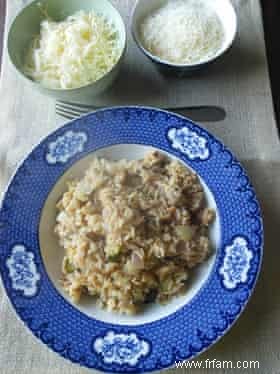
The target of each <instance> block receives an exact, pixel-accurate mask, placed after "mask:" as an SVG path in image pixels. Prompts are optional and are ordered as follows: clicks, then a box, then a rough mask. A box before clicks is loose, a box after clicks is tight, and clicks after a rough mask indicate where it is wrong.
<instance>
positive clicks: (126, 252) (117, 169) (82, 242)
mask: <svg viewBox="0 0 280 374" xmlns="http://www.w3.org/2000/svg"><path fill="white" fill-rule="evenodd" d="M57 209H58V213H57V217H56V226H55V233H56V234H57V236H58V238H59V243H60V245H61V247H62V248H63V249H64V259H63V263H62V274H63V276H62V285H63V288H64V290H65V291H66V293H68V295H69V296H70V297H71V299H72V300H73V301H74V302H76V303H78V302H79V300H80V298H81V296H82V294H88V295H91V296H93V297H95V299H96V301H97V302H98V304H99V305H100V306H101V307H103V308H106V309H107V310H109V311H116V312H119V313H126V314H135V313H137V312H140V311H141V310H143V306H144V305H145V304H146V303H149V302H158V303H167V302H168V301H169V300H170V299H171V298H172V297H174V296H177V295H180V294H182V293H184V292H185V291H186V286H187V284H188V276H189V273H190V271H191V269H193V268H195V267H196V266H198V265H199V264H201V263H202V262H203V261H205V260H206V259H207V258H208V257H209V255H210V252H211V250H210V241H209V225H210V224H211V222H212V221H213V220H214V217H215V213H214V211H213V210H211V209H208V208H207V207H206V203H205V194H204V191H203V188H202V186H201V183H200V181H199V178H198V176H197V175H196V174H194V173H193V172H192V171H190V170H189V169H188V168H186V167H185V166H183V165H182V164H181V163H180V162H178V161H174V160H170V159H169V158H168V157H166V156H164V155H163V154H161V153H159V152H157V151H154V152H150V153H148V154H147V155H146V156H145V158H144V159H143V160H134V161H127V160H121V161H117V162H116V161H108V160H104V159H99V158H96V159H94V161H93V162H92V164H91V165H90V167H89V169H88V170H87V171H86V173H85V176H84V177H83V178H82V179H81V180H80V181H71V182H69V183H68V189H67V191H66V192H65V193H64V194H63V196H62V198H61V200H60V201H59V202H58V204H57Z"/></svg>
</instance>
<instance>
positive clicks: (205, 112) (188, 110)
mask: <svg viewBox="0 0 280 374" xmlns="http://www.w3.org/2000/svg"><path fill="white" fill-rule="evenodd" d="M101 108H102V107H101V106H99V107H97V106H93V105H86V104H78V103H72V102H67V101H57V102H56V105H55V110H56V113H57V114H58V115H60V116H62V117H64V118H67V119H75V118H78V117H80V116H82V115H84V114H87V113H90V112H92V111H95V110H97V109H101ZM162 109H165V110H169V111H172V112H176V113H179V114H182V115H184V116H186V117H189V118H190V119H192V120H194V121H202V122H218V121H223V120H224V119H225V117H226V112H225V110H224V109H223V108H221V107H218V106H212V105H198V106H177V107H165V108H162Z"/></svg>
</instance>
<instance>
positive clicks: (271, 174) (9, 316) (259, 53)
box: [0, 0, 280, 374]
mask: <svg viewBox="0 0 280 374" xmlns="http://www.w3.org/2000/svg"><path fill="white" fill-rule="evenodd" d="M114 3H115V5H116V6H117V7H118V8H119V9H120V10H121V12H122V14H123V16H124V18H125V20H126V22H127V23H128V18H129V14H130V10H131V7H132V6H133V1H132V0H118V1H117V0H115V1H114ZM233 3H234V5H235V7H236V10H237V12H238V18H239V32H238V38H237V40H236V42H235V44H234V47H233V48H232V49H231V51H230V52H229V53H228V54H227V55H226V56H225V57H224V58H223V59H222V60H221V61H220V62H219V63H217V64H215V65H213V66H212V67H211V68H209V69H208V70H206V71H204V72H203V73H200V74H198V75H196V76H193V77H191V78H188V79H183V80H180V81H179V80H177V79H166V78H164V77H162V76H161V75H160V74H158V73H157V72H156V70H155V68H154V67H153V66H152V65H151V64H150V62H149V61H148V60H146V59H145V58H144V57H143V56H142V55H141V54H140V52H139V51H138V50H137V48H136V47H135V46H134V44H133V42H132V40H131V37H129V46H128V53H127V57H126V62H125V65H124V68H123V71H122V73H121V76H120V78H119V79H118V82H117V84H116V85H115V86H114V88H113V89H112V91H111V92H110V93H108V94H107V95H106V96H105V95H104V96H103V97H102V98H100V99H99V100H98V101H97V102H96V103H97V104H100V105H110V104H126V103H129V104H133V103H135V104H148V105H161V106H164V105H169V106H170V105H182V104H185V105H199V104H201V105H203V104H212V105H219V106H221V107H223V108H224V109H225V111H226V113H227V117H226V119H225V120H224V121H223V122H217V123H209V122H208V123H207V124H205V126H206V127H207V128H208V129H209V130H210V131H212V132H213V133H214V134H216V135H217V136H219V137H220V138H221V139H222V140H223V141H224V143H225V144H226V145H228V146H229V147H230V148H231V149H232V150H233V151H234V152H235V154H236V156H237V157H238V158H239V159H240V160H241V161H242V162H243V164H244V166H245V167H246V168H247V170H248V173H249V175H250V176H251V179H252V183H253V184H254V186H255V188H256V191H257V194H258V196H259V199H260V201H261V205H262V209H263V213H264V221H265V236H266V240H265V256H264V265H263V269H262V272H261V275H260V279H259V282H258V284H257V287H256V291H255V293H254V295H253V297H252V299H251V301H250V302H249V305H248V307H247V309H246V310H245V312H244V313H243V315H242V316H241V317H240V319H239V320H238V322H237V323H236V324H235V325H234V326H233V328H232V329H231V331H230V332H229V333H228V334H227V335H226V336H225V337H224V338H223V339H222V340H220V341H219V342H218V343H217V344H216V345H215V346H214V347H212V348H211V349H209V350H208V351H207V352H205V353H204V354H203V355H201V356H200V357H199V359H202V360H205V359H207V358H208V359H210V360H212V359H214V358H215V359H217V360H220V361H223V360H226V361H229V360H232V361H233V363H236V362H237V361H242V360H246V361H250V360H252V361H255V360H259V362H260V369H259V370H257V369H255V370H251V372H258V373H261V374H279V373H280V353H279V351H280V348H279V347H280V322H279V315H280V292H279V290H278V285H279V270H278V268H279V265H278V262H279V243H278V237H277V231H278V232H279V228H278V224H279V222H280V193H279V189H280V188H279V187H280V145H279V140H278V135H277V130H276V125H275V121H274V116H273V108H272V99H271V93H270V86H269V79H268V73H267V63H266V57H265V46H264V40H263V28H262V22H261V12H260V5H259V1H258V0H235V1H233ZM24 4H26V1H24V0H9V1H8V25H7V26H6V27H8V26H9V24H10V22H11V20H12V18H13V17H14V15H15V14H16V12H17V11H18V10H19V9H20V8H21V7H22V6H23V5H24ZM0 103H1V110H0V126H1V136H0V188H1V191H3V189H4V187H5V185H6V183H7V180H8V178H9V177H10V175H11V174H12V172H13V171H14V169H15V167H16V165H17V163H18V161H19V160H20V159H21V158H22V157H23V156H24V155H25V154H26V153H27V152H28V151H29V150H30V148H31V146H32V145H34V144H36V143H37V142H38V140H39V139H40V138H41V137H42V136H44V135H46V134H47V133H48V132H50V131H51V130H53V129H54V128H56V127H57V126H59V125H60V124H61V123H62V122H63V121H62V120H61V119H58V118H56V116H55V111H54V102H53V101H52V100H51V99H48V98H45V97H43V96H41V95H40V94H38V93H37V92H34V91H33V90H32V89H31V87H30V86H29V85H27V84H25V83H24V82H23V81H22V80H20V79H18V77H17V76H16V75H15V72H14V70H13V69H12V68H11V66H10V64H9V62H8V58H7V52H6V50H5V52H4V63H3V74H2V81H1V99H0ZM173 370H174V371H175V369H173ZM173 370H171V371H173ZM177 370H183V371H185V372H186V373H187V372H189V371H190V370H188V369H177ZM193 372H197V373H203V372H208V373H211V374H212V373H224V372H227V370H222V369H221V370H219V369H214V370H208V371H206V370H200V369H193ZM244 372H247V371H246V370H245V371H244ZM18 373H21V374H43V373H44V374H63V373H65V374H66V373H67V374H77V373H81V374H82V373H90V371H89V370H87V369H84V368H80V367H78V366H75V365H72V364H71V363H69V362H67V361H65V360H64V359H62V358H60V357H59V356H57V355H56V354H55V353H53V352H51V351H50V350H49V349H48V348H47V347H45V346H44V345H43V344H41V343H40V342H39V341H37V340H36V338H34V337H33V336H32V335H31V334H30V333H29V332H28V330H27V329H26V328H25V327H24V326H23V324H22V323H21V322H20V321H19V320H18V319H17V318H16V316H15V313H14V312H13V310H12V306H11V304H10V303H9V301H8V298H7V297H6V295H5V293H4V290H3V287H2V286H0V374H18Z"/></svg>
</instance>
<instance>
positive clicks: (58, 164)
mask: <svg viewBox="0 0 280 374" xmlns="http://www.w3.org/2000/svg"><path fill="white" fill-rule="evenodd" d="M115 144H140V145H148V146H152V147H155V148H158V149H160V150H163V151H166V152H168V153H169V154H171V155H174V156H176V157H177V158H179V159H180V160H181V161H183V162H184V163H186V164H187V165H189V166H190V167H191V168H193V169H194V170H195V171H196V172H197V173H198V174H199V175H200V176H201V177H202V178H203V180H204V181H205V183H206V184H207V186H208V187H209V188H210V190H211V191H212V192H213V195H214V197H215V201H216V204H217V207H218V210H219V214H220V221H221V241H220V248H217V258H216V261H215V264H214V266H213V268H212V271H211V273H210V275H209V277H208V279H207V281H206V282H205V284H204V285H203V287H202V288H201V289H200V291H199V292H198V293H197V294H196V296H195V297H194V298H193V299H192V300H191V301H190V302H189V303H187V304H186V305H184V306H183V307H182V308H180V309H179V310H177V311H176V312H174V313H173V314H171V315H169V316H167V317H164V318H161V319H159V320H156V321H154V322H150V323H147V324H142V325H135V326H128V325H116V324H110V323H105V322H102V321H99V320H96V319H94V318H91V317H89V316H87V315H86V314H84V313H81V312H80V311H79V310H78V309H76V308H74V307H73V306H72V305H71V304H70V303H68V302H67V301H66V299H64V298H63V297H62V296H61V295H60V294H59V292H58V291H57V290H56V288H55V287H54V285H53V284H52V282H51V281H50V279H49V277H48V275H47V272H46V269H45V266H44V263H43V260H42V257H41V253H40V247H39V235H38V230H39V222H40V214H41V210H42V208H43V206H44V202H45V200H46V198H47V196H48V194H49V192H50V191H51V189H52V188H53V186H54V185H55V183H56V182H57V180H58V179H59V178H60V177H61V176H62V175H63V174H64V173H65V171H66V170H67V169H68V168H69V167H70V166H71V165H73V164H74V163H75V162H77V161H78V160H80V159H82V158H84V157H85V156H86V155H88V154H89V153H91V152H94V151H96V150H98V149H101V148H104V147H108V146H111V145H115ZM262 246H263V225H262V219H261V212H260V207H259V204H258V201H257V199H256V195H255V192H254V189H253V187H252V185H251V184H250V182H249V179H248V177H247V175H246V173H245V171H244V169H243V168H242V166H241V165H240V164H239V162H238V161H237V160H236V159H235V158H234V156H233V155H232V153H231V152H230V151H229V150H228V149H227V148H226V147H225V146H224V145H223V144H222V143H221V142H220V141H219V140H217V139H216V138H215V137H214V136H212V135H211V134H210V133H208V132H207V131H206V130H204V129H202V128H201V127H200V126H198V125H196V124H194V123H193V122H192V121H190V120H188V119H186V118H184V117H182V116H179V115H175V114H172V113H169V112H166V111H163V110H158V109H153V108H146V107H116V108H109V109H104V110H99V111H96V112H94V113H91V114H89V115H86V116H84V117H81V118H79V119H77V120H75V121H72V122H70V123H68V124H66V125H65V126H63V127H61V128H59V129H58V130H57V131H55V132H53V133H52V134H50V135H49V136H48V137H46V138H45V139H44V140H43V141H41V143H40V144H39V145H38V146H37V147H35V148H34V149H33V150H32V152H31V153H30V154H29V155H28V156H27V158H26V159H25V160H24V161H23V162H22V164H21V165H20V166H19V168H18V169H17V171H16V173H15V175H14V176H13V178H12V180H11V182H10V184H9V186H8V188H7V191H6V193H5V196H4V199H3V202H2V207H1V210H0V270H1V275H2V279H3V284H4V286H5V289H6V292H7V295H8V297H9V298H10V300H11V302H12V304H13V306H14V309H15V310H16V312H17V314H18V315H19V317H20V318H21V319H22V321H23V322H24V323H25V324H26V325H27V326H28V327H29V329H30V330H31V331H32V332H33V334H34V335H35V336H37V337H38V338H39V339H40V340H41V341H42V342H43V343H44V344H46V345H47V346H49V347H50V348H51V349H52V350H54V351H55V352H57V353H59V354H60V355H61V356H63V357H65V358H67V359H69V360H71V361H72V362H74V363H78V364H80V365H82V366H86V367H89V368H94V369H97V370H100V371H105V372H116V373H117V372H118V373H127V372H130V373H140V372H150V371H155V370H161V369H164V368H168V367H170V366H172V365H174V364H175V362H176V361H181V360H186V359H191V358H194V357H195V356H197V355H198V354H199V353H201V352H202V351H204V350H205V349H207V348H208V347H209V346H210V345H212V344H213V343H215V342H216V341H217V340H218V339H219V338H220V337H221V336H223V335H224V334H225V332H226V331H227V330H228V329H229V328H230V327H231V325H232V324H233V323H234V321H235V320H236V319H237V318H238V316H239V315H240V313H241V312H242V310H243V309H244V307H245V305H246V303H247V301H248V299H249V297H250V295H251V293H252V291H253V289H254V285H255V283H256V279H257V276H258V273H259V270H260V266H261V260H262ZM163 342H164V344H163Z"/></svg>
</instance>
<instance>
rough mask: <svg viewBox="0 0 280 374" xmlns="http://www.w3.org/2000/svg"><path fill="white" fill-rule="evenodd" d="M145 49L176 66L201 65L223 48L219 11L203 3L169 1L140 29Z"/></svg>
mask: <svg viewBox="0 0 280 374" xmlns="http://www.w3.org/2000/svg"><path fill="white" fill-rule="evenodd" d="M140 35H141V39H142V42H143V46H144V47H145V48H146V49H147V50H148V51H149V52H150V53H151V54H152V55H154V56H157V57H159V58H161V59H162V60H165V61H167V62H170V63H174V64H180V65H181V64H186V65H187V64H197V63H200V62H203V61H206V60H208V59H210V58H212V57H214V56H215V55H216V54H217V53H218V51H219V50H220V49H221V47H222V45H223V42H224V38H225V32H224V28H223V25H222V22H221V20H220V19H219V17H218V15H217V14H216V12H215V11H214V10H213V9H212V8H211V7H210V6H208V5H206V3H205V2H204V1H201V0H169V1H168V2H167V3H166V4H165V5H163V6H162V7H161V8H159V9H157V10H155V11H154V12H152V13H151V14H149V15H148V16H147V17H146V18H145V19H144V20H143V22H142V24H141V26H140Z"/></svg>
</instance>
